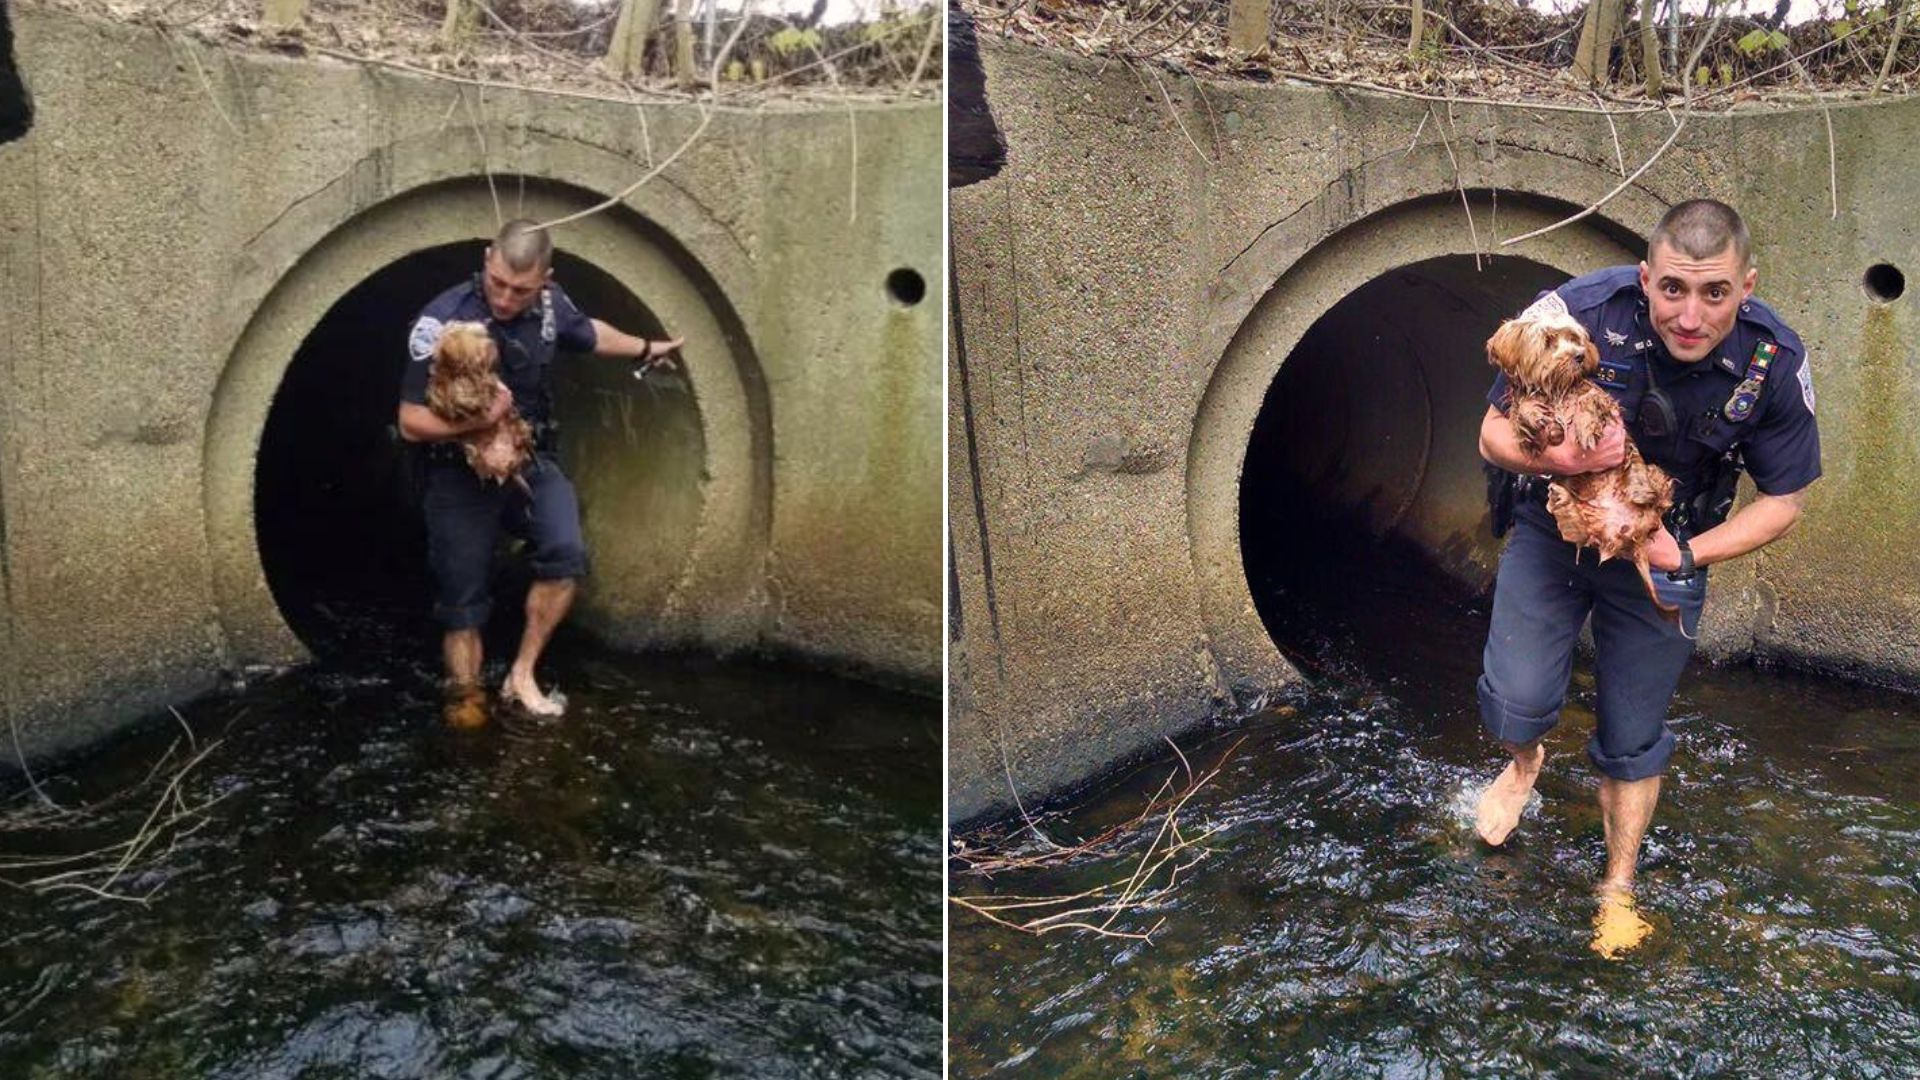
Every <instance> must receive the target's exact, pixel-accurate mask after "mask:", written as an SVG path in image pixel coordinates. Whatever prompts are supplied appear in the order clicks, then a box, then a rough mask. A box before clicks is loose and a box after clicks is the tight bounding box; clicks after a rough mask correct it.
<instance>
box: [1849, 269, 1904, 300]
mask: <svg viewBox="0 0 1920 1080" xmlns="http://www.w3.org/2000/svg"><path fill="white" fill-rule="evenodd" d="M1860 286H1861V287H1862V288H1864V289H1866V290H1867V295H1868V296H1869V297H1871V298H1873V299H1874V300H1876V301H1878V302H1879V303H1882V304H1890V303H1892V302H1893V301H1895V300H1898V299H1900V294H1901V293H1904V292H1906V291H1907V275H1905V274H1903V273H1901V272H1900V268H1899V267H1897V266H1894V265H1893V264H1891V263H1874V264H1873V265H1872V266H1869V267H1867V273H1866V276H1865V277H1863V278H1861V279H1860Z"/></svg>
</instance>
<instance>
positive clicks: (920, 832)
mask: <svg viewBox="0 0 1920 1080" xmlns="http://www.w3.org/2000/svg"><path fill="white" fill-rule="evenodd" d="M556 668H557V670H556V673H555V674H556V677H557V678H559V679H560V680H561V681H563V682H564V683H565V684H566V685H567V688H568V690H569V695H570V698H571V702H572V712H571V714H570V715H569V717H568V718H567V720H566V722H564V723H561V724H551V725H542V726H540V727H539V728H538V729H537V730H519V729H514V730H509V729H508V728H507V727H506V726H505V725H501V726H498V727H496V728H494V729H492V730H490V731H487V732H483V733H481V734H479V735H478V736H471V737H453V736H449V735H448V734H446V733H444V732H442V731H441V730H440V729H439V727H438V724H437V719H436V710H437V708H438V701H437V695H436V694H435V693H434V692H433V691H432V689H431V686H432V682H431V676H430V674H429V673H426V672H407V671H400V672H394V673H382V674H377V675H367V674H352V673H347V674H341V673H332V672H324V671H323V672H307V673H294V674H292V675H286V676H281V677H278V678H272V679H264V680H256V681H255V682H253V684H252V685H251V686H249V687H248V688H247V689H246V690H244V691H242V692H241V693H239V694H238V695H236V696H234V697H231V698H219V699H209V700H207V701H203V702H200V703H197V704H196V705H195V706H194V707H192V708H190V709H186V710H183V713H184V715H185V716H186V717H187V719H188V721H189V722H191V723H192V724H193V725H194V726H195V728H196V730H197V732H198V733H199V735H200V737H201V738H203V739H205V738H210V737H212V736H213V735H217V734H221V733H222V732H224V736H225V738H226V742H225V743H224V744H223V745H222V746H221V748H220V749H219V751H217V752H216V754H215V755H214V756H212V757H210V758H209V759H208V760H207V761H206V762H204V763H203V764H202V766H201V767H200V769H199V770H197V772H196V773H195V774H194V775H193V776H192V777H191V778H190V780H189V782H188V784H187V786H186V789H185V790H186V791H187V793H188V794H189V795H190V796H191V797H192V798H193V799H195V800H196V801H197V800H204V799H205V798H207V797H209V795H210V794H212V793H220V794H224V795H225V796H226V797H225V799H224V800H223V801H221V802H220V803H219V804H218V805H217V806H216V807H215V808H214V809H213V810H212V812H211V814H210V819H211V820H210V821H209V824H208V825H207V826H206V827H204V828H203V829H202V830H201V831H200V832H199V833H197V834H195V835H194V836H193V837H191V838H190V839H188V840H186V841H184V842H182V843H180V844H179V845H177V846H176V847H174V848H173V849H172V850H168V851H164V853H160V854H157V855H156V857H154V858H153V859H151V860H148V861H150V862H151V865H143V866H141V867H139V868H137V870H136V875H137V876H136V878H135V880H137V881H138V882H139V883H141V884H142V885H149V884H160V885H164V888H162V889H161V890H160V892H159V893H158V894H157V895H156V896H155V897H154V898H153V901H152V903H151V904H150V905H148V906H145V907H139V906H134V905H128V904H124V903H117V902H113V901H108V900H104V899H101V898H98V897H92V896H86V895H83V894H78V893H74V894H66V895H55V896H51V897H46V898H39V897H32V896H27V895H23V894H17V893H11V892H9V893H7V894H6V895H4V896H0V926H4V931H0V941H3V942H4V946H5V948H4V949H0V1001H9V1002H21V1001H29V999H31V1002H30V1007H29V1008H27V1009H25V1010H23V1011H22V1013H21V1015H20V1016H18V1017H17V1018H15V1019H13V1020H12V1021H11V1022H9V1023H7V1024H0V1074H3V1075H7V1076H15V1075H18V1076H35V1075H41V1074H50V1075H75V1076H113V1077H140V1076H167V1077H172V1076H209V1077H249V1078H252V1077H278V1076H285V1077H306V1076H323V1075H340V1076H356V1077H358V1076H367V1077H436V1078H437V1077H498V1078H508V1077H550V1076H569V1077H573V1076H581V1077H631V1076H663V1077H672V1076H690V1077H691V1076H700V1077H706V1076H772V1077H829V1076H832V1077H838V1076H855V1075H867V1076H876V1077H878V1076H936V1075H938V1073H939V1070H940V1031H939V1023H940V933H941V925H940V917H941V910H940V905H939V902H938V897H939V890H940V866H939V861H938V860H939V852H940V838H939V821H940V816H939V802H938V797H939V796H938V793H939V789H940V785H939V772H938V770H939V762H940V756H939V752H938V750H939V748H938V744H937V741H935V740H937V731H938V727H937V721H935V722H932V723H929V722H928V721H927V720H926V717H927V716H929V715H932V716H937V709H938V704H937V702H934V701H931V700H927V699H921V698H914V697H909V696H903V695H898V694H893V693H889V692H885V691H880V690H875V689H872V688H868V687H862V686H858V685H853V684H848V683H844V682H839V681H837V680H833V679H828V678H825V677H822V676H819V675H815V674H812V673H809V672H806V671H801V670H796V669H790V668H785V667H777V666H771V665H754V664H733V663H726V664H723V663H716V662H712V661H701V660H693V659H686V658H671V659H652V658H638V659H636V658H627V657H613V656H610V655H605V654H597V653H594V652H592V651H591V650H588V649H585V648H582V647H579V646H574V645H569V646H568V647H567V648H566V649H563V650H559V651H557V655H556ZM165 721H166V723H165V725H164V726H160V725H156V726H155V728H154V729H153V730H151V731H149V732H145V733H142V734H138V735H135V736H134V737H132V738H129V739H126V740H123V741H122V742H120V743H118V744H116V745H114V746H112V747H109V748H107V749H105V750H103V751H101V752H100V754H99V755H98V756H96V757H95V758H94V759H91V760H89V761H88V762H86V763H85V770H86V771H85V772H84V774H83V775H84V782H82V781H81V780H79V779H62V780H58V781H55V782H54V787H55V793H56V795H57V796H60V797H62V798H63V801H71V802H89V801H97V800H98V799H99V798H100V797H101V796H103V795H104V794H106V793H108V792H111V791H115V790H119V789H120V788H123V787H126V786H128V785H130V784H132V783H134V782H136V781H138V780H139V779H140V778H141V774H142V773H143V772H144V771H145V769H146V768H147V767H148V766H150V765H151V763H152V761H153V760H154V758H155V757H157V756H158V754H159V753H160V751H161V750H163V749H164V748H165V746H166V743H167V741H168V740H169V739H170V738H171V737H172V736H173V735H174V734H178V726H177V725H175V724H174V721H173V720H172V718H171V717H167V718H165ZM901 732H908V733H910V737H908V738H906V739H902V738H901ZM929 732H931V733H933V734H932V735H931V737H929V736H928V735H927V734H926V733H929ZM849 745H856V746H858V747H860V750H859V753H858V754H847V753H842V752H840V748H841V747H845V746H849ZM150 794H157V791H152V792H150ZM9 805H10V806H12V807H15V808H16V816H17V813H18V810H17V808H18V807H20V806H22V805H24V804H22V803H19V802H15V803H10V804H9ZM151 806H152V800H151V798H150V797H142V798H134V799H129V800H126V801H125V802H124V803H123V804H117V805H116V807H115V808H114V810H113V811H112V812H111V813H110V814H109V815H108V816H107V817H106V818H105V820H103V821H101V822H100V824H99V826H98V828H97V829H94V830H91V831H90V832H89V833H88V835H87V836H86V837H81V838H79V840H89V839H91V840H92V841H93V843H95V844H97V843H100V842H104V841H103V840H101V839H100V838H101V837H108V838H110V837H114V836H118V835H123V834H124V833H125V832H131V830H132V829H133V828H134V827H137V825H138V823H139V819H140V818H141V817H143V816H144V815H145V813H146V812H147V811H148V810H149V809H150V808H151ZM4 826H5V821H4V820H0V832H4V833H5V835H6V836H7V837H8V838H9V840H10V841H12V842H13V843H14V845H15V848H16V849H20V848H21V847H22V845H25V844H28V843H34V844H39V845H40V846H41V849H42V850H74V848H72V847H71V846H69V847H64V848H63V847H61V845H72V844H74V843H76V842H79V841H78V840H76V839H75V838H74V837H71V836H69V835H67V834H65V833H60V832H48V831H43V832H41V833H35V834H29V833H25V832H23V831H20V830H18V829H10V828H4ZM162 847H164V845H162ZM158 850H159V849H156V851H158ZM121 884H122V886H123V887H124V885H125V884H126V881H125V879H123V881H122V883H121ZM0 1011H7V1012H10V1011H13V1006H8V1007H7V1008H6V1009H5V1010H0Z"/></svg>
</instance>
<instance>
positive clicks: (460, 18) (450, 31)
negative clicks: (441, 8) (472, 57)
mask: <svg viewBox="0 0 1920 1080" xmlns="http://www.w3.org/2000/svg"><path fill="white" fill-rule="evenodd" d="M479 19H480V8H479V6H478V5H477V4H474V3H473V2H472V0H447V20H446V21H445V22H443V23H441V24H440V37H441V38H442V39H443V40H445V41H449V42H451V41H457V40H459V39H460V38H463V37H466V36H467V35H468V34H470V33H472V32H473V27H474V24H475V23H476V22H478V21H479Z"/></svg>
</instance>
